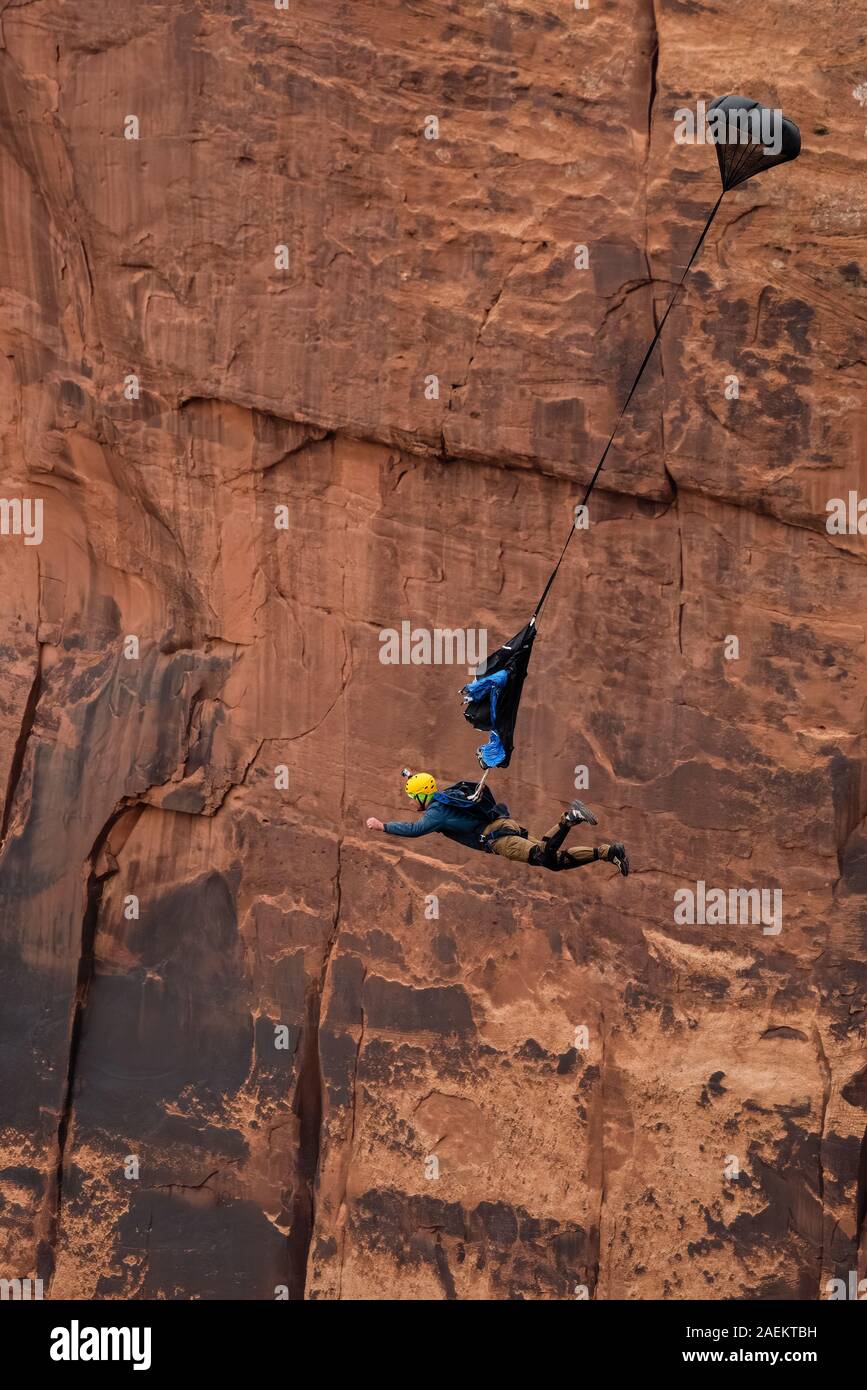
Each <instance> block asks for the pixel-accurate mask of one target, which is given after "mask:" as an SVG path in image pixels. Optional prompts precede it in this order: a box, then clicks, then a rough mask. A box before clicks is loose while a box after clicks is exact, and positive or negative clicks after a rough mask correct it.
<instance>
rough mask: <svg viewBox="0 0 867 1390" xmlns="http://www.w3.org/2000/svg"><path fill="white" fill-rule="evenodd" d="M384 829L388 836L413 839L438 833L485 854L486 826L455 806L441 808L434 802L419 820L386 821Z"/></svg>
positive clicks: (476, 817)
mask: <svg viewBox="0 0 867 1390" xmlns="http://www.w3.org/2000/svg"><path fill="white" fill-rule="evenodd" d="M384 829H385V833H386V835H406V836H409V837H411V838H413V839H415V837H416V836H417V835H431V834H433V832H434V831H437V832H438V833H439V834H440V835H445V836H446V837H447V839H449V840H455V841H457V843H458V844H459V845H466V847H467V849H478V850H482V853H484V850H483V849H482V846H481V845H480V844H479V839H480V837H481V835H482V834H483V833H484V829H485V827H484V824H482V825H480V824H479V818H478V816H473V815H468V814H467V813H466V812H465V811H458V810H457V809H456V808H455V807H453V806H441V805H437V804H436V802H434V804H433V805H432V806H428V808H427V810H426V811H425V812H424V814H423V815H421V816H419V818H418V820H415V821H413V820H390V821H386V823H385V827H384Z"/></svg>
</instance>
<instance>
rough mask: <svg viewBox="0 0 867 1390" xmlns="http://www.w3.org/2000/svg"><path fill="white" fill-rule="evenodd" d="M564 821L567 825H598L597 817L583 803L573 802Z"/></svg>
mask: <svg viewBox="0 0 867 1390" xmlns="http://www.w3.org/2000/svg"><path fill="white" fill-rule="evenodd" d="M561 819H562V821H563V823H564V824H565V825H598V824H599V822H598V821H597V819H596V817H595V816H594V814H593V812H592V811H591V810H590V808H589V807H588V806H585V805H584V802H583V801H573V802H572V805H571V806H570V807H569V809H568V811H564V813H563V816H562V818H561Z"/></svg>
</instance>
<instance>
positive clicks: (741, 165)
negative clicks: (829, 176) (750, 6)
mask: <svg viewBox="0 0 867 1390" xmlns="http://www.w3.org/2000/svg"><path fill="white" fill-rule="evenodd" d="M706 123H707V129H708V134H709V136H710V138H711V140H712V142H713V143H714V144H715V145H716V153H717V159H718V161H719V169H720V179H721V182H722V192H721V193H720V195H719V197H718V198H717V200H716V202H715V204H714V206H713V207H712V208H711V210H710V213H709V215H708V219H707V221H706V222H705V224H704V227H703V229H702V232H701V235H700V236H699V238H698V241H697V242H696V244H695V246H694V247H693V249H692V254H691V256H690V258H689V260H688V261H687V263H686V266H685V268H684V271H683V274H682V275H681V277H680V280H679V281H678V283H677V285H676V286H675V289H674V293H673V294H672V296H671V299H670V300H669V303H668V307H667V308H666V311H665V313H664V314H663V316H662V318H661V319H660V321H659V325H658V327H657V329H656V332H655V333H654V335H653V337H652V338H651V340H650V345H649V347H648V348H647V351H646V352H645V354H644V357H643V358H642V360H641V364H640V366H639V367H638V370H637V371H636V373H635V376H634V378H633V381H632V385H631V386H630V388H629V392H628V395H627V397H626V400H625V401H624V402H623V405H622V406H621V408H620V413H619V415H618V416H617V419H616V420H615V422H614V428H613V429H612V431H611V434H610V435H609V436H608V441H607V443H606V445H605V448H604V449H603V450H602V453H601V455H600V457H599V461H598V463H597V464H596V467H595V469H594V470H593V474H592V476H591V478H590V482H589V483H588V485H587V488H586V490H585V492H584V497H583V502H582V505H583V506H586V505H587V503H588V501H589V499H590V494H591V493H592V491H593V489H594V487H595V486H596V481H597V479H598V477H599V474H600V473H601V472H602V468H603V465H604V463H605V460H606V458H607V457H608V451H609V449H610V448H611V445H612V444H613V443H614V440H615V438H616V435H617V432H618V430H619V428H620V422H621V421H622V419H623V416H624V415H625V414H626V411H627V409H628V407H629V403H630V401H631V400H632V397H633V395H634V394H635V391H636V388H637V386H638V383H639V382H640V380H641V378H642V376H643V375H644V369H645V367H646V366H647V364H648V362H649V361H650V358H651V355H652V353H653V349H654V348H655V347H656V344H657V343H658V342H659V337H660V334H661V333H662V330H663V328H664V327H665V323H666V320H667V318H668V316H669V314H670V313H671V310H672V306H673V305H674V302H675V300H676V299H677V296H678V295H679V293H680V290H681V286H682V285H683V282H684V280H685V279H686V277H687V275H688V274H689V271H690V269H691V268H692V264H693V262H694V260H695V258H696V256H697V255H698V253H699V251H700V250H701V247H702V244H703V242H704V239H705V237H706V236H707V234H708V232H709V231H710V227H711V223H712V222H713V220H714V218H715V217H716V215H717V212H718V211H719V208H720V204H721V203H722V200H723V198H724V197H725V195H726V193H728V192H729V191H730V189H732V188H737V186H738V185H739V184H741V183H745V182H746V180H747V179H751V178H753V177H754V176H755V175H756V174H761V173H763V172H764V171H765V170H766V169H773V168H774V167H775V166H776V165H777V164H785V163H787V162H788V161H789V160H791V159H795V158H796V157H797V156H798V154H799V153H800V150H801V136H800V132H799V130H798V127H797V126H796V125H794V123H793V122H792V121H790V120H787V119H786V117H785V116H783V114H782V112H781V111H778V110H771V109H770V108H768V107H764V106H762V105H761V104H760V103H759V102H757V101H753V100H752V99H751V98H750V97H741V96H734V95H732V96H724V97H718V98H717V100H716V101H715V102H713V103H712V104H711V105H710V106H709V107H708V109H707V115H706ZM575 529H576V528H575V526H572V527H571V528H570V531H569V535H568V536H567V537H566V543H565V545H564V546H563V549H562V550H561V551H560V555H559V557H558V560H557V563H556V565H555V566H554V568H553V570H552V571H551V573H550V575H549V576H548V581H547V583H546V584H545V587H544V589H543V590H542V593H541V596H540V598H539V602H538V603H537V604H536V607H535V608H534V610H533V614H532V616H531V618H530V620H529V622H528V623H527V624H526V626H525V627H523V628H522V629H521V631H520V632H519V633H516V635H515V636H514V637H512V638H511V639H510V640H509V641H508V642H505V643H504V644H503V646H502V647H499V648H498V649H497V651H495V652H494V653H493V655H492V656H490V657H488V659H487V661H485V662H484V663H483V664H482V665H481V666H480V667H479V668H478V671H477V674H476V678H475V680H473V681H471V682H470V683H469V684H468V685H465V686H464V688H463V691H462V692H461V693H462V695H463V697H464V716H465V718H466V719H468V720H469V722H470V723H471V724H472V725H473V727H474V728H476V729H487V730H489V732H490V737H489V739H488V741H487V743H485V744H483V745H482V747H481V748H479V750H478V758H479V762H480V764H481V766H482V767H483V768H485V769H486V770H487V769H490V768H493V767H508V766H509V761H510V759H511V756H512V750H513V747H514V735H515V721H516V720H517V717H518V706H519V704H520V700H521V694H522V691H523V688H524V680H525V679H526V675H527V667H528V665H529V662H530V656H531V653H532V650H533V642H534V641H535V638H536V630H537V620H538V618H539V615H540V614H541V612H542V608H543V606H544V603H545V600H546V599H547V597H548V594H549V593H550V591H551V586H552V584H553V583H554V580H555V579H556V577H557V572H558V570H559V569H560V566H561V564H562V563H563V560H564V558H565V555H566V551H567V550H568V549H569V543H570V541H571V540H572V537H573V535H574V534H575ZM486 775H487V771H486ZM482 780H483V781H484V778H483V779H482ZM480 785H481V784H480Z"/></svg>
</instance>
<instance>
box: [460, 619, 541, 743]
mask: <svg viewBox="0 0 867 1390" xmlns="http://www.w3.org/2000/svg"><path fill="white" fill-rule="evenodd" d="M535 640H536V620H535V618H531V620H530V622H528V623H527V625H526V627H522V628H521V631H520V632H516V633H515V636H514V637H512V638H510V639H509V641H508V642H504V643H503V645H502V647H498V648H497V650H496V651H495V652H492V654H491V655H490V656H489V657H488V659H487V661H485V662H483V663H482V665H481V666H479V667H478V669H477V672H476V678H475V680H474V681H470V683H469V685H465V686H464V688H463V691H462V694H463V697H464V718H465V719H468V720H469V722H470V723H471V724H472V726H473V728H474V729H488V730H490V734H491V737H490V738H489V739H488V741H487V743H485V744H483V745H482V747H481V748H480V749H479V750H478V758H479V762H480V763H481V765H482V767H485V768H490V767H508V766H509V762H510V760H511V757H512V750H513V748H514V744H515V720H516V719H517V718H518V705H519V704H520V702H521V692H522V691H523V689H524V680H525V677H526V675H527V667H528V666H529V664H530V653H531V652H532V650H533V643H534V642H535Z"/></svg>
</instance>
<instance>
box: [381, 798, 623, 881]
mask: <svg viewBox="0 0 867 1390" xmlns="http://www.w3.org/2000/svg"><path fill="white" fill-rule="evenodd" d="M405 790H406V794H407V796H408V797H410V799H411V800H413V801H414V802H415V803H416V804H417V806H418V807H419V809H420V810H421V812H422V814H421V815H420V816H419V818H418V820H416V821H399V820H397V821H386V822H385V824H383V822H382V821H381V820H377V819H376V817H375V816H371V817H370V818H369V819H368V821H367V828H368V830H382V831H384V832H385V834H386V835H401V836H405V837H407V838H412V839H415V838H417V837H418V836H420V835H431V834H433V833H435V832H436V833H438V834H440V835H445V836H446V838H447V839H449V840H454V841H455V842H456V843H457V844H459V845H465V846H466V847H467V849H476V850H482V851H484V852H486V853H488V854H499V855H501V856H502V857H503V858H505V859H515V860H517V861H519V862H520V863H522V864H531V865H533V866H534V867H536V868H541V869H551V870H553V871H554V872H558V871H561V870H563V869H580V868H582V867H583V865H585V864H593V863H595V862H596V861H598V860H602V861H603V862H605V863H607V864H616V865H617V867H618V869H619V870H620V872H621V874H623V876H624V878H625V877H626V875H627V874H628V873H629V860H628V858H627V857H626V849H625V847H624V846H623V845H622V844H616V843H615V844H602V845H595V846H585V845H582V846H580V847H577V848H575V849H563V848H562V845H563V841H564V840H565V839H566V836H567V835H568V834H569V832H570V830H572V829H573V828H574V827H575V826H576V825H582V824H586V825H596V823H597V822H596V817H595V816H594V815H593V812H592V811H590V810H588V808H587V807H586V806H585V805H584V803H583V802H581V801H573V802H572V804H571V806H569V808H568V809H567V810H566V811H564V812H563V814H562V815H561V816H560V818H559V820H558V821H557V822H556V824H555V825H552V826H551V829H550V830H549V831H547V833H546V834H545V835H543V836H542V837H541V839H539V838H537V837H536V836H535V835H531V834H530V832H529V831H528V830H525V829H524V827H523V826H522V825H521V824H520V823H519V822H518V821H516V820H513V819H512V817H511V816H510V815H509V808H508V806H504V805H503V804H502V803H501V802H499V803H498V802H495V801H494V798H493V796H492V794H491V792H490V791H489V790H488V788H487V787H485V788H483V792H484V795H482V796H480V797H479V798H478V799H476V800H473V799H472V796H471V793H472V784H471V783H469V782H457V783H455V785H454V786H453V787H447V788H446V790H445V791H442V792H440V791H438V790H437V784H436V781H435V779H434V778H433V777H432V776H431V774H430V773H429V772H416V773H414V774H413V775H412V776H411V777H409V778H408V779H407V782H406V787H405Z"/></svg>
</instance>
